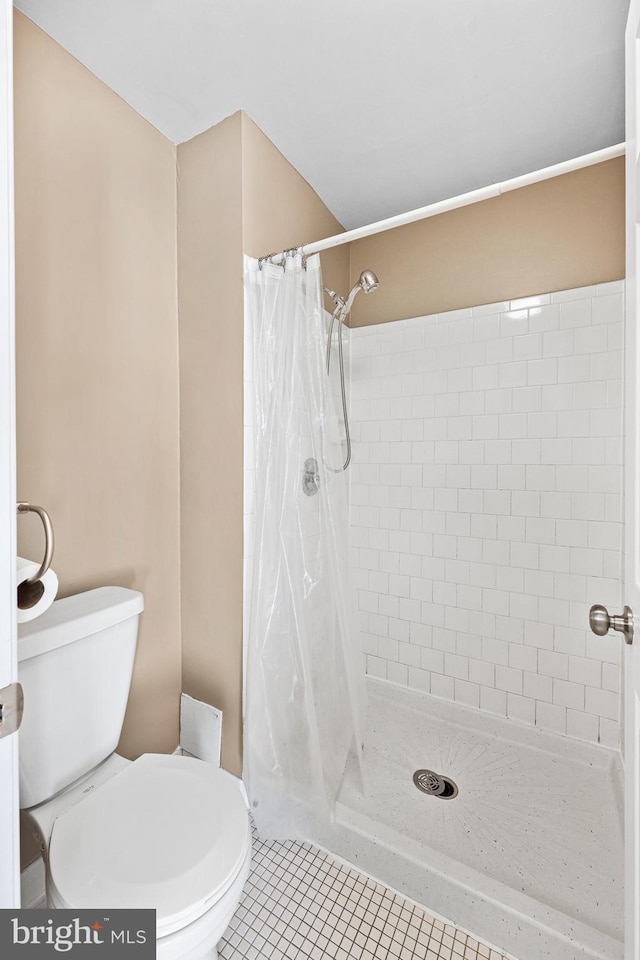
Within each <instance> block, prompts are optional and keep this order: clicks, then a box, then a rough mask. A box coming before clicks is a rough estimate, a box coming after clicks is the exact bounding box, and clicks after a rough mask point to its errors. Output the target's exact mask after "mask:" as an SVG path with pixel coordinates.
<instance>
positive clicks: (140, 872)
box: [49, 754, 250, 936]
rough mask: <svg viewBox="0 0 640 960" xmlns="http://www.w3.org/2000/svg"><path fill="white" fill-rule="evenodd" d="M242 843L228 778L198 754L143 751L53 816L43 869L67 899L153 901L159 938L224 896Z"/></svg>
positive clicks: (242, 810)
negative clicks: (70, 805) (106, 779)
mask: <svg viewBox="0 0 640 960" xmlns="http://www.w3.org/2000/svg"><path fill="white" fill-rule="evenodd" d="M249 844H250V829H249V818H248V814H247V809H246V806H245V804H244V801H243V799H242V796H241V794H240V791H239V789H238V786H237V784H236V783H235V782H234V780H233V779H232V778H231V777H229V776H228V775H227V774H225V773H224V772H223V771H222V770H219V769H217V768H216V767H213V766H211V765H210V764H208V763H204V762H203V761H201V760H195V759H192V758H189V757H178V756H166V755H164V754H145V755H144V756H142V757H140V758H139V759H138V760H135V761H134V762H133V763H131V764H130V765H129V766H128V767H126V769H124V770H123V771H122V772H121V773H119V774H117V775H116V776H115V777H113V778H112V779H111V780H108V781H107V782H106V783H105V784H103V786H101V787H99V788H98V789H97V790H96V791H95V793H92V794H89V795H88V796H87V797H86V798H85V799H84V800H82V801H80V802H79V803H77V804H76V805H75V806H74V807H71V808H70V809H69V810H67V811H66V812H65V813H63V814H62V815H61V816H60V817H59V818H58V819H57V820H56V822H55V824H54V827H53V832H52V835H51V842H50V845H49V868H50V871H51V878H52V880H53V882H54V884H55V887H56V889H57V891H58V893H59V894H60V896H61V897H62V898H63V899H64V901H65V902H66V903H67V904H69V905H72V906H73V907H74V908H80V907H110V908H116V907H147V908H151V909H155V910H156V911H157V913H156V917H157V928H158V936H165V935H167V934H168V933H170V932H173V930H177V929H180V927H182V926H185V925H186V924H187V923H190V922H191V921H192V920H195V919H196V918H197V917H198V916H200V915H201V914H202V913H204V912H205V911H206V910H207V909H208V908H209V906H210V905H211V903H212V902H213V901H214V900H216V899H219V897H221V896H222V894H223V893H224V892H225V890H226V889H227V888H228V887H229V886H230V885H231V883H232V882H233V880H234V879H235V877H236V875H237V874H238V871H239V870H240V867H241V866H242V864H243V862H244V859H245V857H246V854H247V850H248V848H249Z"/></svg>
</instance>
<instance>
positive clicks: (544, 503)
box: [319, 271, 624, 960]
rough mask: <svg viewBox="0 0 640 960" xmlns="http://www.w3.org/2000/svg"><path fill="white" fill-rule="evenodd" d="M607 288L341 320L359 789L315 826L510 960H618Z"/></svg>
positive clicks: (614, 337) (616, 655)
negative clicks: (345, 354) (596, 620)
mask: <svg viewBox="0 0 640 960" xmlns="http://www.w3.org/2000/svg"><path fill="white" fill-rule="evenodd" d="M381 272H382V271H381ZM622 299H623V284H622V282H615V283H609V284H602V285H599V286H595V287H588V288H580V289H574V290H567V291H562V292H559V293H553V294H544V295H540V296H537V297H530V298H527V299H526V300H520V301H513V302H509V303H500V304H490V305H484V306H479V307H477V308H471V309H467V310H462V311H455V312H450V313H445V314H440V315H437V316H428V317H419V318H414V319H410V320H402V321H396V322H388V323H385V324H382V325H379V326H375V325H374V326H364V327H360V328H358V329H352V330H351V331H350V345H349V349H350V358H351V405H350V408H351V422H352V434H353V439H354V446H353V459H352V466H351V472H350V475H349V481H350V523H351V544H352V545H351V562H352V566H353V570H354V575H355V579H356V587H357V592H358V605H359V616H360V623H359V627H360V640H361V643H362V646H363V648H364V650H365V654H366V671H367V676H368V723H367V727H366V730H365V740H364V742H365V749H364V779H365V783H366V786H367V789H366V791H363V790H362V787H361V782H360V773H359V771H358V770H357V769H356V768H355V766H354V765H353V764H352V763H349V764H348V765H347V769H346V771H345V777H344V781H343V784H342V788H341V792H340V794H339V797H338V803H337V809H336V820H335V823H334V825H333V827H332V828H331V830H330V831H327V832H325V834H324V835H322V836H321V837H319V839H320V841H321V842H322V844H323V845H324V846H327V847H328V848H329V849H331V850H333V851H334V852H336V853H338V854H340V855H342V856H343V857H345V858H346V859H348V860H349V861H351V862H353V863H356V864H357V865H358V866H359V867H361V868H362V869H364V870H365V871H367V872H369V873H371V874H372V875H374V876H379V877H382V878H383V879H384V880H385V881H386V882H387V883H390V884H391V885H392V886H394V887H396V888H397V889H398V890H400V891H401V892H402V893H404V894H405V895H407V896H409V897H411V898H413V899H415V900H417V901H418V902H420V903H426V904H428V905H429V907H430V909H432V910H435V911H437V912H439V913H441V914H442V915H443V916H445V917H454V918H455V921H456V922H457V923H458V924H460V925H461V926H462V927H464V928H466V929H468V930H471V931H474V932H475V933H476V934H477V935H479V936H482V937H484V938H485V939H487V940H489V941H490V942H493V943H496V944H498V945H499V946H501V947H502V948H503V949H506V950H508V951H509V952H511V953H512V954H513V955H514V956H516V957H518V958H519V960H529V958H531V960H534V958H538V957H543V956H545V957H546V956H549V957H553V958H554V960H575V958H577V957H583V956H588V957H593V958H599V960H612V958H622V957H623V943H622V941H623V903H624V895H623V779H622V766H621V761H620V754H619V745H620V725H619V718H620V706H621V705H620V660H621V648H622V645H621V644H620V642H619V641H618V640H617V639H613V638H611V637H610V638H602V637H596V636H595V635H594V634H593V633H591V632H590V630H589V625H588V612H589V605H590V603H591V602H592V600H593V598H594V597H595V598H597V599H599V598H600V597H604V598H605V599H604V600H603V603H606V604H608V605H609V607H610V608H618V607H620V608H621V607H622V596H621V575H622V570H621V564H622V443H621V437H622V381H621V369H622V367H621V353H620V351H621V347H622V322H623V302H622ZM419 770H423V774H422V776H420V775H419V776H417V777H416V776H415V775H416V772H417V771H419ZM447 780H448V781H449V784H452V785H447V782H446V781H447ZM416 781H417V783H416ZM420 788H422V789H420ZM423 790H426V793H427V795H425V792H423ZM429 794H430V795H429Z"/></svg>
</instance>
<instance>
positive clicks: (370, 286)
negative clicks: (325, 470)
mask: <svg viewBox="0 0 640 960" xmlns="http://www.w3.org/2000/svg"><path fill="white" fill-rule="evenodd" d="M379 285H380V283H379V280H378V278H377V276H376V275H375V273H374V272H373V270H363V271H362V273H361V274H360V277H359V278H358V282H357V283H354V285H353V287H352V288H351V290H350V292H349V296H348V297H347V299H346V300H345V299H344V298H343V297H341V296H340V294H338V293H336V292H335V290H330V289H329V287H323V288H322V289H323V290H324V292H325V293H326V294H327V295H328V296H330V297H331V299H332V300H333V302H334V303H335V305H336V307H335V310H334V311H333V313H332V314H331V321H330V323H329V331H328V333H327V374H328V373H329V372H330V369H331V338H332V336H333V326H334V323H335V322H336V320H337V321H338V357H339V363H340V393H341V395H342V414H343V416H344V432H345V439H346V441H347V455H346V457H345V461H344V463H343V465H342V469H343V470H346V469H347V467H348V466H349V463H350V462H351V432H350V430H349V411H348V410H347V392H346V388H345V382H344V355H343V349H342V324H343V323H344V321H345V320H346V319H347V317H348V316H349V313H350V312H351V307H352V306H353V301H354V300H355V298H356V297H357V295H358V294H359V293H360V291H361V290H362V291H364V293H372V291H374V290H377V289H378V287H379Z"/></svg>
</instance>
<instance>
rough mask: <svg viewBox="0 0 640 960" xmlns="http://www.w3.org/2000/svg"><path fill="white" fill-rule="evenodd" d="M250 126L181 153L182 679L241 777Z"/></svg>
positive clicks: (231, 125)
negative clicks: (245, 211)
mask: <svg viewBox="0 0 640 960" xmlns="http://www.w3.org/2000/svg"><path fill="white" fill-rule="evenodd" d="M241 156H242V121H241V117H240V114H238V113H237V114H235V115H234V116H232V117H229V118H228V119H227V120H224V121H223V122H222V123H220V124H218V125H217V126H216V127H213V128H212V129H211V130H208V131H207V132H206V133H203V134H201V135H200V136H198V137H195V138H194V139H193V140H190V141H188V142H187V143H183V144H181V145H180V146H179V147H178V299H179V304H180V395H181V418H180V445H181V502H182V524H181V530H182V548H181V562H182V671H183V674H182V675H183V688H184V690H185V692H186V693H189V694H191V696H194V697H197V698H198V699H200V700H205V701H207V702H208V703H212V704H214V705H215V706H217V707H219V708H221V709H222V710H223V712H224V722H223V742H222V762H223V764H224V766H225V767H226V768H227V769H228V770H231V771H233V772H234V773H240V772H241V769H242V760H241V757H242V737H241V729H242V714H241V694H242V640H241V638H242V450H243V440H242V357H243V349H242V329H243V327H242V302H243V301H242V159H241Z"/></svg>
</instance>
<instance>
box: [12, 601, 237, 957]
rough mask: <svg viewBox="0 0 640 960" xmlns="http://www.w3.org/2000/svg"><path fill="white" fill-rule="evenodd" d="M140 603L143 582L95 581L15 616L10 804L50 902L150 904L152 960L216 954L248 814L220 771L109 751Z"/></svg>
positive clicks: (189, 761) (186, 760) (231, 904)
mask: <svg viewBox="0 0 640 960" xmlns="http://www.w3.org/2000/svg"><path fill="white" fill-rule="evenodd" d="M142 609H143V598H142V595H141V594H140V593H137V592H136V591H133V590H127V589H125V588H123V587H101V588H99V589H97V590H90V591H88V592H86V593H82V594H77V595H76V596H73V597H68V598H66V599H64V600H57V601H56V602H55V603H54V604H53V605H52V606H51V608H50V609H49V610H48V611H47V612H46V613H45V614H43V615H42V616H41V617H40V618H38V619H37V620H32V621H30V622H29V623H26V624H21V625H20V627H19V635H18V661H19V668H18V673H19V679H20V682H21V683H22V686H23V689H24V702H25V705H24V715H23V721H22V726H21V729H20V806H21V807H22V809H23V811H24V813H25V816H26V818H27V820H28V822H29V824H30V827H31V830H32V833H33V835H34V837H35V838H36V840H37V842H38V844H39V846H40V848H41V850H42V853H43V857H44V861H45V866H46V896H47V905H48V906H50V907H58V908H74V909H79V908H84V907H101V908H111V909H115V908H118V907H121V908H124V907H141V908H142V907H147V908H151V909H155V910H156V924H157V930H156V935H157V941H156V942H157V956H158V958H159V960H214V958H215V957H217V951H216V945H217V943H218V941H219V940H220V938H221V936H222V934H223V933H224V931H225V929H226V927H227V925H228V923H229V921H230V920H231V917H232V916H233V914H234V912H235V910H236V908H237V906H238V903H239V901H240V897H241V895H242V890H243V887H244V884H245V881H246V878H247V875H248V872H249V864H250V856H251V832H250V826H249V817H248V813H247V808H246V805H245V802H244V800H243V797H242V794H241V791H240V785H239V782H238V781H236V780H235V778H234V777H231V776H230V775H229V774H227V773H225V772H224V771H223V770H220V769H217V768H216V767H213V766H212V765H210V764H207V763H204V762H203V761H201V760H196V759H193V758H191V757H181V756H167V755H165V754H144V755H143V756H141V757H139V758H138V759H137V760H134V761H130V760H126V759H124V758H123V757H120V756H118V755H117V754H116V753H115V747H116V745H117V743H118V740H119V737H120V731H121V728H122V721H123V719H124V712H125V708H126V704H127V697H128V693H129V685H130V681H131V673H132V669H133V659H134V654H135V646H136V639H137V632H138V619H139V616H140V613H141V612H142Z"/></svg>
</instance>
